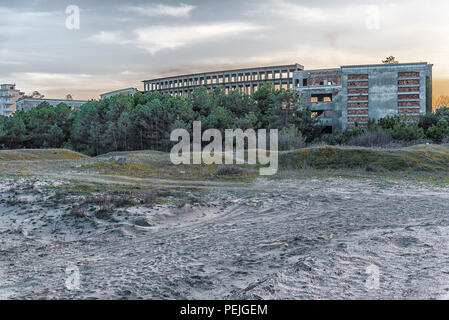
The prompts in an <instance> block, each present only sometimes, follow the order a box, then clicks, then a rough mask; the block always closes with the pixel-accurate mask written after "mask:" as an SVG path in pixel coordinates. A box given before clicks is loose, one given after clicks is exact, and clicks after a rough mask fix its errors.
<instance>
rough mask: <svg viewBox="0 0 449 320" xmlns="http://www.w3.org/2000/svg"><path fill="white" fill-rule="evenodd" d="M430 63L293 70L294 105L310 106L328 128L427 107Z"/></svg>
mask: <svg viewBox="0 0 449 320" xmlns="http://www.w3.org/2000/svg"><path fill="white" fill-rule="evenodd" d="M432 67H433V65H431V64H428V63H425V62H423V63H402V64H376V65H356V66H342V67H340V68H335V69H320V70H300V71H296V72H295V74H294V77H293V78H294V84H295V86H294V87H295V90H297V91H298V93H299V95H300V101H301V102H300V107H301V108H305V107H307V108H310V109H311V110H312V112H313V115H314V116H316V117H318V118H319V119H320V120H321V122H322V123H323V124H324V125H325V126H326V127H327V130H328V131H329V132H331V131H332V132H336V131H337V130H339V131H345V130H346V129H349V128H352V127H354V126H355V124H356V123H357V124H359V125H361V126H366V125H367V124H368V122H369V121H370V120H379V119H381V118H384V117H387V116H394V115H403V116H405V115H406V116H407V118H408V119H416V118H417V116H418V115H420V114H422V113H425V112H431V111H432Z"/></svg>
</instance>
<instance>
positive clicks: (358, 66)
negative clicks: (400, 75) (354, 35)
mask: <svg viewBox="0 0 449 320" xmlns="http://www.w3.org/2000/svg"><path fill="white" fill-rule="evenodd" d="M411 65H429V64H428V63H427V62H408V63H379V64H361V65H348V66H341V68H342V69H343V68H370V67H371V68H373V67H374V68H377V67H395V66H411Z"/></svg>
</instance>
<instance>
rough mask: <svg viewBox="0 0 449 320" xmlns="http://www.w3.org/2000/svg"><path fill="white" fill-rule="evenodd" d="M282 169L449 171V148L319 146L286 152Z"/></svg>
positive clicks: (282, 155) (422, 146)
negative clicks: (367, 168)
mask: <svg viewBox="0 0 449 320" xmlns="http://www.w3.org/2000/svg"><path fill="white" fill-rule="evenodd" d="M279 164H280V167H281V169H291V168H315V169H357V168H362V169H363V168H366V167H367V166H369V169H370V168H377V169H378V170H389V171H400V170H402V171H406V170H411V171H413V170H414V171H444V172H447V171H448V170H449V147H448V146H443V145H418V146H413V147H407V148H398V149H375V148H361V147H330V146H326V147H319V148H306V149H302V150H295V151H291V152H282V153H280V157H279Z"/></svg>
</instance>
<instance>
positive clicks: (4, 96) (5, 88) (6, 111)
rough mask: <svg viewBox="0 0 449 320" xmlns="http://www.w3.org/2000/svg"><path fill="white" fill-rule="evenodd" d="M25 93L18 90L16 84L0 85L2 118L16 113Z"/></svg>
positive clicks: (0, 114)
mask: <svg viewBox="0 0 449 320" xmlns="http://www.w3.org/2000/svg"><path fill="white" fill-rule="evenodd" d="M23 95H24V93H23V92H21V91H20V90H18V89H16V85H15V84H2V85H0V116H6V117H9V116H10V115H12V114H13V113H14V112H16V102H17V100H19V99H20V98H21V97H23Z"/></svg>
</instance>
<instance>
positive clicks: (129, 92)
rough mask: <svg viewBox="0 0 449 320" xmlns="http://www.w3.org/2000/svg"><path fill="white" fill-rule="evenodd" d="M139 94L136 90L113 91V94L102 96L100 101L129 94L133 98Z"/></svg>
mask: <svg viewBox="0 0 449 320" xmlns="http://www.w3.org/2000/svg"><path fill="white" fill-rule="evenodd" d="M136 92H137V89H136V88H126V89H120V90H115V91H111V92H105V93H102V94H100V99H101V100H103V99H107V98H110V97H113V96H116V95H119V94H129V95H131V96H133V95H135V94H136Z"/></svg>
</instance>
